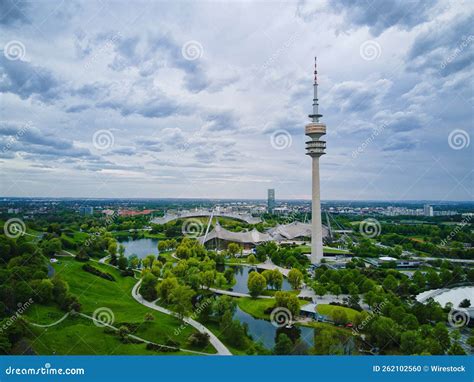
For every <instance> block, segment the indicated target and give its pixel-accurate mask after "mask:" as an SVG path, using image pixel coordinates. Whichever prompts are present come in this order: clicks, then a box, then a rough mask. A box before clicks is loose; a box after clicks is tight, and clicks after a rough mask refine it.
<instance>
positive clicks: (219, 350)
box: [132, 280, 232, 355]
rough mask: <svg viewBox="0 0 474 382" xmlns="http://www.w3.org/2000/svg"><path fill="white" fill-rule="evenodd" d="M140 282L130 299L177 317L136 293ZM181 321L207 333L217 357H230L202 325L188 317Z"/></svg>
mask: <svg viewBox="0 0 474 382" xmlns="http://www.w3.org/2000/svg"><path fill="white" fill-rule="evenodd" d="M141 282H142V281H141V280H140V281H138V282H137V283H136V284H135V286H134V287H133V289H132V297H133V298H134V299H135V300H136V301H138V302H139V303H140V304H142V305H145V306H146V307H148V308H151V309H154V310H157V311H158V312H161V313H164V314H168V315H170V316H173V317H178V315H177V314H176V313H175V312H172V311H171V310H168V309H166V308H163V307H161V306H159V305H156V304H155V303H153V302H149V301H147V300H145V299H144V298H143V297H142V296H141V294H140V293H138V289H139V287H140V284H141ZM183 321H184V322H185V323H187V324H189V325H191V326H192V327H194V328H195V329H197V330H199V331H200V332H203V333H207V334H209V340H210V342H211V344H212V346H214V348H215V349H216V350H217V354H218V355H232V353H231V352H230V351H229V349H227V347H226V346H225V345H224V344H223V343H222V342H221V340H219V338H217V336H216V335H215V334H214V333H212V332H211V331H210V330H209V329H208V328H206V327H205V326H204V325H202V324H200V323H199V322H197V321H195V320H193V319H192V318H190V317H184V318H183Z"/></svg>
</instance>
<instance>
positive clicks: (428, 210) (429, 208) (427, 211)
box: [423, 204, 433, 216]
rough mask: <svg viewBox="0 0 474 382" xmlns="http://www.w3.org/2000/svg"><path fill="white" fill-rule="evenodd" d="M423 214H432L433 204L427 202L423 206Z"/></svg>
mask: <svg viewBox="0 0 474 382" xmlns="http://www.w3.org/2000/svg"><path fill="white" fill-rule="evenodd" d="M423 215H425V216H433V206H430V205H429V204H425V205H424V206H423Z"/></svg>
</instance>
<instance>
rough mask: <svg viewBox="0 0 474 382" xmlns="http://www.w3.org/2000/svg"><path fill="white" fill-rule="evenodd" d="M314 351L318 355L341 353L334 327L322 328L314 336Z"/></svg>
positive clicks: (339, 340)
mask: <svg viewBox="0 0 474 382" xmlns="http://www.w3.org/2000/svg"><path fill="white" fill-rule="evenodd" d="M314 352H315V354H318V355H340V354H343V349H342V346H341V339H340V338H339V336H338V335H337V332H336V331H335V330H334V329H331V328H328V329H322V330H320V331H319V332H318V333H317V334H316V335H315V336H314Z"/></svg>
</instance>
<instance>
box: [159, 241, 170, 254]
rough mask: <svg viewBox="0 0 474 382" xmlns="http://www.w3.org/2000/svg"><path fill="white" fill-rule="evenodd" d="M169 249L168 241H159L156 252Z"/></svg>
mask: <svg viewBox="0 0 474 382" xmlns="http://www.w3.org/2000/svg"><path fill="white" fill-rule="evenodd" d="M168 248H169V241H168V240H160V241H159V242H158V252H164V251H166V250H167V249H168Z"/></svg>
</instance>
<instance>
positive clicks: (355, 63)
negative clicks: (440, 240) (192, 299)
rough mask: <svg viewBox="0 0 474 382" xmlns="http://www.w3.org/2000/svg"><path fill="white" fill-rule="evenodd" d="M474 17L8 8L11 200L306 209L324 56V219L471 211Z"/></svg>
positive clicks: (342, 6)
mask: <svg viewBox="0 0 474 382" xmlns="http://www.w3.org/2000/svg"><path fill="white" fill-rule="evenodd" d="M462 5H463V6H459V7H454V6H452V4H451V3H448V2H442V1H437V2H427V3H423V4H422V5H420V4H418V5H417V12H410V9H409V8H410V5H407V4H404V3H400V2H395V1H393V2H388V3H387V4H386V7H388V8H389V10H390V12H388V13H382V9H377V8H376V7H375V8H374V7H372V8H370V10H371V13H364V12H365V11H367V9H366V8H365V7H364V5H363V4H362V3H353V4H351V5H347V4H346V2H344V1H336V2H331V3H329V2H314V3H308V2H298V3H269V4H237V3H232V4H226V5H224V4H215V3H212V4H210V3H204V4H201V5H200V6H199V7H196V6H195V5H193V4H188V6H189V13H186V14H182V12H181V10H180V6H179V4H178V5H173V4H170V3H165V4H160V5H157V4H152V3H141V6H140V7H135V8H131V7H128V6H126V5H123V4H120V3H117V4H116V5H115V6H114V7H113V8H111V7H108V6H106V5H103V4H94V3H88V4H81V3H76V2H70V3H68V4H61V5H59V6H58V5H57V4H55V5H54V7H53V5H52V4H50V5H48V3H42V4H41V6H39V5H38V4H29V5H25V6H22V5H19V4H17V3H16V2H8V1H7V2H3V3H2V6H3V7H4V9H2V13H3V14H5V17H3V18H2V19H1V21H0V27H1V30H2V32H3V33H2V37H1V40H0V43H1V44H0V45H1V46H2V48H3V52H2V54H1V55H0V70H1V73H2V81H0V92H1V93H2V94H1V97H2V100H3V102H2V109H1V110H2V114H3V115H2V120H1V121H0V147H1V148H2V150H0V165H1V166H2V177H1V179H2V182H1V186H0V195H1V196H2V197H3V196H13V197H14V196H24V197H29V196H31V197H83V198H103V197H109V198H150V197H153V198H173V197H177V198H204V199H209V198H217V199H254V198H257V199H264V198H265V193H266V190H267V189H268V188H272V189H275V190H276V192H277V193H278V196H279V197H278V199H280V200H288V199H289V200H291V199H295V200H300V199H306V200H309V199H310V196H311V192H310V190H311V168H310V166H309V163H308V158H307V157H305V155H304V153H303V150H304V142H305V140H306V138H305V136H304V128H303V126H304V124H305V122H306V115H307V114H308V111H309V110H308V106H309V105H308V100H309V99H310V97H311V90H312V89H311V76H308V73H309V72H310V70H311V67H312V56H313V55H314V53H317V55H318V59H319V66H320V72H321V76H320V78H319V80H320V91H321V92H320V94H321V97H320V103H321V105H322V109H321V112H322V114H325V121H326V122H327V124H328V125H329V126H331V129H330V131H328V135H327V138H326V141H327V142H328V147H329V148H330V150H328V154H327V155H326V156H325V158H324V161H322V162H321V170H320V171H321V199H322V200H323V201H324V200H384V201H386V200H400V201H404V200H407V201H409V200H426V201H448V200H449V201H458V200H459V201H470V200H472V191H471V190H472V189H474V187H473V179H472V157H473V156H472V147H473V145H472V143H471V142H470V138H471V135H472V105H473V104H474V101H473V95H472V90H471V88H470V83H471V82H470V80H469V79H470V78H472V42H473V41H474V37H473V36H472V34H471V33H470V32H471V29H472V28H470V24H471V23H472V17H473V10H474V5H473V4H472V3H470V2H462ZM48 6H51V9H49V8H48ZM158 8H159V13H157V12H158ZM156 14H159V15H160V18H159V19H157V18H156V17H155V16H154V15H156ZM243 15H245V16H246V17H247V16H248V15H251V16H248V17H249V20H248V22H242V23H239V24H238V25H235V23H232V22H231V20H232V19H233V18H236V17H238V18H239V20H241V19H242V18H243ZM211 19H212V23H211V22H210V21H209V20H211ZM206 20H207V21H206ZM256 20H259V22H256ZM208 21H209V22H208ZM203 23H204V24H209V25H211V24H212V28H210V29H211V30H210V31H206V30H203V29H202V25H203ZM229 25H232V30H231V29H229ZM256 25H258V27H256ZM58 31H60V32H58ZM218 32H219V33H218ZM216 35H219V36H220V40H216V38H215V36H216ZM348 62H350V64H348Z"/></svg>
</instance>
